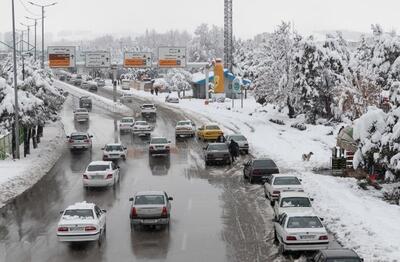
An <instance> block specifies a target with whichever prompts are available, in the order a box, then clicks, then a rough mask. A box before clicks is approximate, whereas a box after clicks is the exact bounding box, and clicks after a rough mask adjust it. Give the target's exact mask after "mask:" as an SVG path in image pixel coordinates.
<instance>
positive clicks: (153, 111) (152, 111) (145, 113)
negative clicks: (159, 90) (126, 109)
mask: <svg viewBox="0 0 400 262" xmlns="http://www.w3.org/2000/svg"><path fill="white" fill-rule="evenodd" d="M140 108H141V114H142V117H145V118H146V117H150V118H152V117H156V115H157V108H156V106H155V105H154V104H143V105H142V106H141V107H140Z"/></svg>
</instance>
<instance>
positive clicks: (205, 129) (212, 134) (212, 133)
mask: <svg viewBox="0 0 400 262" xmlns="http://www.w3.org/2000/svg"><path fill="white" fill-rule="evenodd" d="M223 135H224V132H222V130H221V128H220V127H219V126H218V125H217V124H213V123H210V124H205V125H202V126H201V127H199V129H198V130H197V137H198V138H199V139H200V140H203V141H206V140H216V139H217V138H218V137H220V136H223Z"/></svg>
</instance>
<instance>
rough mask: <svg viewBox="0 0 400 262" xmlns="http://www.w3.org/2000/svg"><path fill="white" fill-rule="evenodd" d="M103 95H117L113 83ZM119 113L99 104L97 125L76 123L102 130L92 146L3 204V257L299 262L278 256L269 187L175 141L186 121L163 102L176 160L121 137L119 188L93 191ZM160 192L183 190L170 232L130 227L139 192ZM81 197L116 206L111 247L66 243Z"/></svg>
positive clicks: (111, 210) (159, 127) (161, 126)
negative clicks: (66, 214) (69, 218)
mask: <svg viewBox="0 0 400 262" xmlns="http://www.w3.org/2000/svg"><path fill="white" fill-rule="evenodd" d="M98 94H100V95H102V96H105V97H108V98H110V97H111V94H110V93H109V92H108V91H105V90H99V92H98ZM76 102H77V101H76V99H70V100H68V102H67V105H66V106H67V107H68V108H70V109H71V110H72V108H73V107H74V106H75V105H76ZM140 103H141V101H138V100H135V101H134V103H132V104H131V105H128V106H130V107H132V109H133V111H135V110H138V106H139V104H140ZM120 117H121V116H119V115H113V114H111V113H109V112H106V111H104V110H101V109H99V108H97V107H95V106H94V108H93V111H92V112H91V120H90V122H89V124H88V125H85V124H84V125H78V124H77V125H75V128H76V130H79V131H86V130H87V131H88V132H89V133H90V134H93V136H94V138H93V143H94V146H93V150H92V152H89V151H85V152H80V153H71V152H70V151H69V150H67V149H65V150H64V152H63V155H62V157H61V158H60V159H59V161H58V162H57V163H56V165H55V166H54V167H53V168H52V170H51V171H50V172H49V173H48V174H47V175H46V176H45V177H44V178H43V179H42V180H41V181H40V182H39V183H38V184H36V185H35V186H34V187H32V188H31V189H30V190H28V191H27V192H26V193H24V194H22V195H21V196H19V197H18V198H16V199H15V200H14V201H12V202H11V203H9V204H8V205H6V206H5V207H4V208H2V209H1V210H0V262H3V261H7V262H8V261H10V262H18V261H40V262H45V261H115V262H119V261H274V260H276V261H291V258H290V257H287V258H282V257H279V256H278V255H277V248H276V246H274V245H273V228H272V222H271V219H272V209H271V208H270V206H269V204H268V202H267V201H266V200H265V198H264V197H263V193H262V188H261V186H259V185H249V184H248V183H245V182H244V181H243V179H242V176H241V172H242V167H241V164H240V163H236V164H235V165H233V166H226V167H223V166H214V167H207V168H205V166H204V161H203V159H202V150H201V149H202V146H203V145H202V144H201V143H199V142H198V141H197V140H196V139H184V140H179V141H175V138H174V126H175V123H176V122H177V121H178V120H181V119H185V118H186V117H185V116H184V115H183V114H179V113H177V112H175V111H171V110H168V109H165V108H161V107H159V109H158V114H157V119H156V122H155V123H154V124H155V130H154V132H153V133H154V134H155V135H163V136H166V137H168V138H170V139H171V140H172V142H173V144H174V145H175V147H174V148H173V150H172V153H171V158H170V161H167V160H165V159H162V158H157V159H154V160H150V159H149V156H148V153H147V145H146V143H145V142H146V141H144V140H142V139H140V138H137V137H132V136H131V135H128V134H126V135H121V136H120V139H121V141H122V142H123V143H124V144H126V145H127V146H128V159H127V160H126V161H125V162H120V163H119V165H120V167H121V181H120V184H119V186H118V187H117V188H116V189H113V188H104V189H96V190H94V189H91V190H85V189H84V188H83V186H82V182H81V175H82V173H83V171H84V170H85V168H86V166H87V165H88V163H89V162H90V161H92V160H98V159H100V158H101V150H100V148H101V147H102V146H103V145H104V144H105V143H107V142H113V137H114V131H113V129H114V125H113V120H114V119H119V118H120ZM72 122H73V121H72V119H71V125H72ZM157 189H161V190H165V191H167V193H168V194H169V195H171V196H173V197H174V201H173V206H172V214H171V218H172V220H171V227H170V230H169V231H168V230H161V231H160V230H155V231H154V230H143V231H140V232H131V229H130V225H129V216H128V215H129V207H130V203H129V201H128V199H129V197H130V196H131V195H132V194H133V192H135V191H139V190H157ZM82 200H86V201H88V202H94V203H96V204H98V205H99V206H100V207H101V208H103V209H106V210H107V236H106V241H105V244H104V245H103V246H102V247H98V246H97V244H95V243H85V244H74V245H69V244H64V243H59V242H58V241H57V238H56V227H57V222H58V219H59V211H60V210H63V209H64V208H65V207H66V206H68V205H69V204H72V203H75V202H78V201H82Z"/></svg>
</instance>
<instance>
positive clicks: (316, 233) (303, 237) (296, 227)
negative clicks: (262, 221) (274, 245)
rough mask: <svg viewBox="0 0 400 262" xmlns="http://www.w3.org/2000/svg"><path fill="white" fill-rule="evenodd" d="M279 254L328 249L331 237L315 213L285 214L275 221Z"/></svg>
mask: <svg viewBox="0 0 400 262" xmlns="http://www.w3.org/2000/svg"><path fill="white" fill-rule="evenodd" d="M274 229H275V232H274V233H275V235H274V237H275V241H277V242H278V243H279V252H280V253H281V254H284V253H285V252H286V251H302V250H321V249H327V248H328V245H329V236H328V233H327V232H326V229H325V227H324V226H323V225H322V222H321V219H320V218H319V217H318V216H316V215H315V214H314V213H313V212H304V213H303V212H302V213H283V214H282V215H281V216H279V218H278V219H274Z"/></svg>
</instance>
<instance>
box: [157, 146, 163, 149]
mask: <svg viewBox="0 0 400 262" xmlns="http://www.w3.org/2000/svg"><path fill="white" fill-rule="evenodd" d="M156 148H157V149H163V148H164V147H163V146H156Z"/></svg>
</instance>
